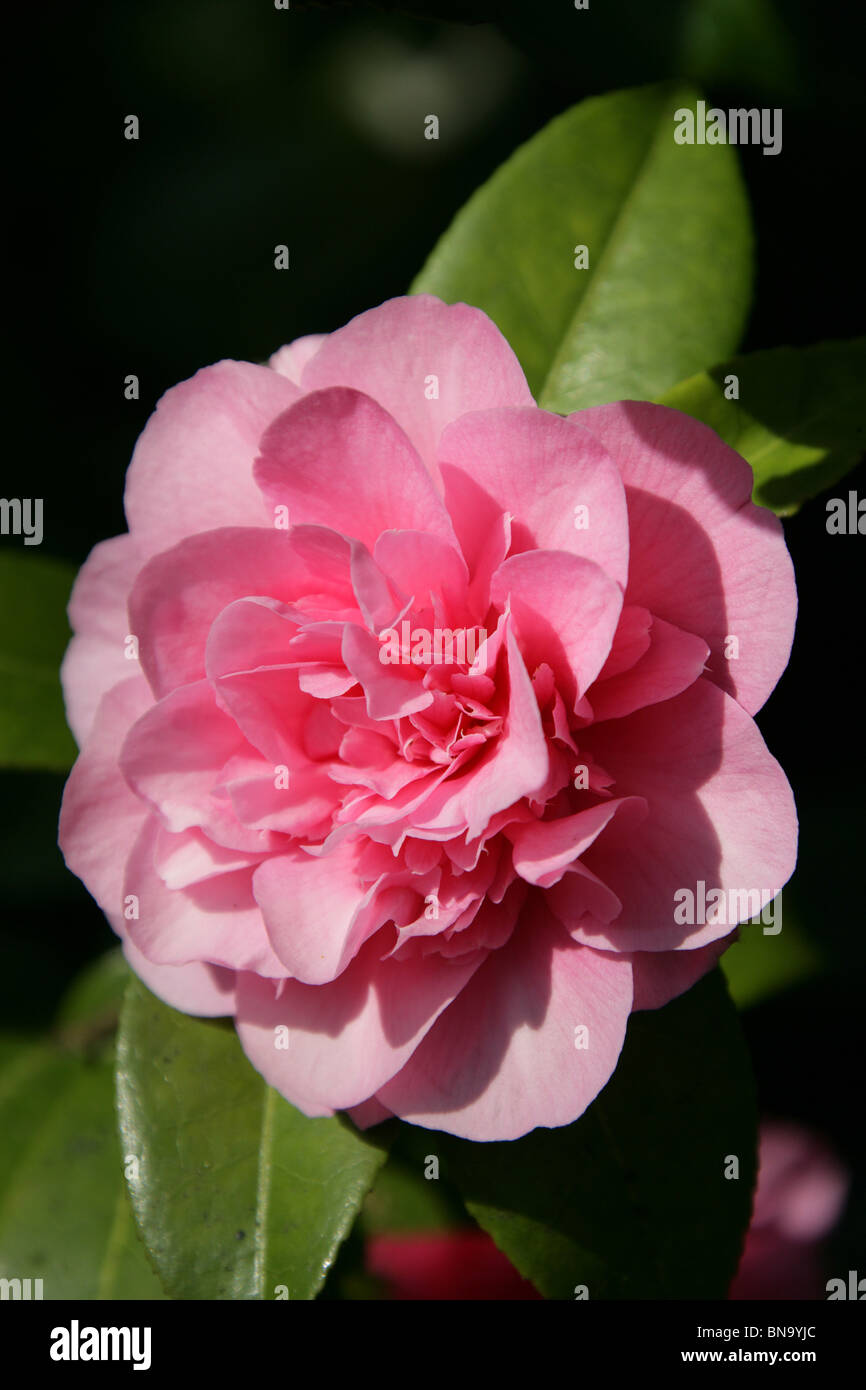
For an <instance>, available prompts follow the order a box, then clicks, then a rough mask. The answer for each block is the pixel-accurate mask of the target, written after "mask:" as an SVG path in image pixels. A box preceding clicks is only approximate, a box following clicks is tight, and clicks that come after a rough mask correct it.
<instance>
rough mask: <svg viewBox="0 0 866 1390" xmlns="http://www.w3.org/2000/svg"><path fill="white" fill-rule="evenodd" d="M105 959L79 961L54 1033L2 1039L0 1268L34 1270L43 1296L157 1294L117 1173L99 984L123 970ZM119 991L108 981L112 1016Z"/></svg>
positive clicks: (106, 1005)
mask: <svg viewBox="0 0 866 1390" xmlns="http://www.w3.org/2000/svg"><path fill="white" fill-rule="evenodd" d="M109 960H110V962H111V963H110V965H108V966H106V964H105V963H104V962H99V963H98V964H97V966H96V967H95V968H94V970H92V971H88V972H86V973H85V976H84V977H83V979H82V982H81V985H80V987H79V988H78V991H77V996H78V997H77V1003H76V1002H75V1001H74V1000H72V1001H70V1004H69V1006H68V1007H67V1006H64V1016H65V1023H64V1026H63V1027H61V1028H60V1029H59V1030H58V1033H57V1035H56V1037H55V1038H51V1039H44V1040H38V1041H34V1040H32V1039H30V1038H27V1037H24V1036H18V1037H11V1036H5V1037H3V1038H2V1039H0V1277H2V1278H5V1279H22V1280H24V1279H30V1280H31V1281H33V1280H36V1279H40V1280H42V1297H43V1298H45V1299H63V1298H70V1299H119V1300H125V1299H148V1300H153V1299H159V1298H162V1297H163V1293H162V1289H161V1286H160V1284H159V1281H158V1279H157V1277H156V1275H155V1274H154V1273H153V1271H152V1269H151V1268H150V1265H149V1263H148V1260H147V1256H146V1254H145V1250H144V1247H143V1246H142V1244H141V1242H140V1240H139V1239H138V1236H137V1233H136V1231H135V1225H134V1222H133V1217H132V1212H131V1210H130V1207H129V1202H128V1200H127V1196H126V1188H125V1184H124V1181H123V1166H122V1161H121V1154H120V1148H119V1144H118V1140H117V1125H116V1118H115V1109H114V1060H113V1048H112V1043H111V1037H110V1030H109V1031H108V1033H107V1032H106V1018H107V1015H108V1013H109V1012H110V1009H111V1001H110V998H109V992H108V991H107V989H106V987H105V986H106V979H107V973H108V972H113V973H114V976H115V980H116V981H117V979H118V978H119V974H120V972H119V970H118V967H117V961H116V958H115V956H114V953H112V955H111V957H110V958H109ZM96 978H98V979H99V980H100V981H101V986H100V988H99V990H98V991H97V993H98V995H99V998H100V1001H101V1002H100V1007H99V1009H98V1011H97V1012H95V1013H92V1014H91V1013H89V1012H88V1009H87V1006H86V1001H87V999H88V995H89V993H90V991H91V989H92V985H93V981H94V979H96ZM90 997H91V999H93V998H95V997H96V996H95V995H94V994H92V993H91V994H90ZM118 1002H119V1001H118V998H117V989H116V986H115V989H114V1016H115V1019H116V1010H117V1003H118ZM73 1017H74V1019H75V1031H74V1034H73V1033H72V1032H70V1031H69V1024H70V1022H71V1020H72V1019H73ZM31 1289H32V1290H33V1291H34V1296H35V1289H36V1285H35V1284H32V1283H31Z"/></svg>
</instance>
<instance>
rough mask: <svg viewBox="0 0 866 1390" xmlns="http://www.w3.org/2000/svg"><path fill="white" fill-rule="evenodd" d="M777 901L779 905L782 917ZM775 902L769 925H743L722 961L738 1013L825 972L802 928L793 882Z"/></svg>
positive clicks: (821, 958) (820, 956) (758, 921)
mask: <svg viewBox="0 0 866 1390" xmlns="http://www.w3.org/2000/svg"><path fill="white" fill-rule="evenodd" d="M779 902H783V910H782V912H781V916H779V915H778V914H779V911H780V910H779V907H778V903H779ZM776 903H777V906H776V908H775V913H776V914H777V915H776V920H775V921H774V922H772V923H769V924H765V923H763V922H762V921H761V919H760V918H756V919H755V920H754V921H753V922H744V923H743V924H742V925H741V926H740V928H739V940H738V941H736V942H735V943H734V945H733V946H731V947H729V949H728V950H727V951H726V952H725V954H724V955H723V956H722V959H721V962H720V964H721V969H722V974H723V975H724V977H725V979H726V980H727V982H728V989H729V990H730V993H731V998H732V999H733V1001H734V1003H735V1004H736V1006H737V1008H738V1009H748V1008H750V1007H751V1006H752V1005H753V1004H758V1003H760V1002H761V1001H762V1000H764V999H770V998H772V997H773V996H774V995H776V994H780V993H782V991H783V990H786V989H790V988H791V986H792V985H796V984H801V983H802V982H803V981H804V980H807V979H810V978H811V977H812V976H814V975H819V974H821V973H823V972H824V971H825V970H826V969H827V962H826V961H825V959H824V956H823V954H822V952H821V951H820V950H819V948H818V944H817V942H813V940H812V938H811V937H810V936H809V935H808V934H807V933H806V932H805V930H804V929H803V926H802V923H801V912H800V910H798V909H799V905H798V902H797V884H796V880H793V881H792V882H791V883H789V884H788V885H787V887H786V888H785V890H784V893H783V894H782V895H781V897H780V898H778V899H776ZM780 924H781V925H780ZM765 925H767V926H769V930H765ZM779 925H780V930H779V931H778V932H777V931H776V930H775V928H776V927H777V926H779Z"/></svg>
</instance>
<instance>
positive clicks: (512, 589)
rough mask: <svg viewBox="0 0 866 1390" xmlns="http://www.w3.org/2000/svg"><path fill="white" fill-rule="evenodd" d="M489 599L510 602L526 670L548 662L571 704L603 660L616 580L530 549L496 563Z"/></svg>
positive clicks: (560, 554) (613, 619) (616, 602)
mask: <svg viewBox="0 0 866 1390" xmlns="http://www.w3.org/2000/svg"><path fill="white" fill-rule="evenodd" d="M490 598H491V602H492V603H494V604H496V605H497V607H499V608H503V607H504V606H505V605H506V603H510V607H511V613H512V617H513V622H514V631H515V634H516V637H517V643H518V646H519V647H520V651H521V655H522V656H523V660H524V661H525V663H526V666H527V669H528V670H529V671H535V670H536V668H537V667H538V666H540V665H541V664H542V663H543V662H545V663H547V664H548V665H549V666H551V667H552V669H553V671H554V673H555V675H556V679H557V684H558V687H559V689H560V691H561V693H562V695H563V697H564V698H565V699H566V700H567V701H568V702H569V704H571V705H572V706H573V705H574V704H575V703H576V702H577V700H579V699H580V698H581V697H582V696H583V693H584V691H585V690H586V689H587V688H588V687H589V686H590V685H591V684H592V682H593V681H594V680H595V678H596V676H597V675H598V673H599V671H600V670H601V668H602V666H603V665H604V663H605V661H606V659H607V655H608V653H609V651H610V647H611V642H612V641H613V635H614V632H615V631H616V626H617V622H618V621H619V615H620V610H621V608H622V590H621V589H620V587H619V585H618V584H616V583H615V582H614V581H613V580H612V579H610V578H609V577H608V575H607V574H605V572H604V570H602V569H599V567H598V565H595V564H593V563H592V561H591V560H584V559H582V558H581V557H580V556H577V555H570V554H568V553H567V552H566V551H562V550H560V551H553V550H546V551H545V550H534V551H527V552H525V553H524V554H522V555H514V556H511V557H510V558H509V559H508V560H506V561H505V562H504V564H502V565H500V567H499V569H498V570H497V571H496V573H495V574H494V575H493V579H492V581H491V585H490Z"/></svg>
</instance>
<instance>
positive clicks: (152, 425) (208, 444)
mask: <svg viewBox="0 0 866 1390" xmlns="http://www.w3.org/2000/svg"><path fill="white" fill-rule="evenodd" d="M299 395H300V392H299V390H298V388H297V387H296V386H293V385H292V384H291V383H290V382H288V381H287V380H286V379H285V377H283V376H281V375H279V373H277V372H272V371H271V370H270V369H269V368H268V367H256V366H253V365H252V364H251V363H249V362H218V363H217V364H216V366H213V367H205V368H204V369H203V371H200V372H197V373H196V375H195V376H194V377H192V378H191V380H189V381H184V382H182V383H181V384H180V385H179V386H174V387H172V389H171V390H170V391H167V392H166V393H165V395H164V396H163V397H162V398H161V399H160V401H159V402H158V404H157V407H156V410H155V412H154V413H153V415H151V417H150V419H149V420H148V422H147V425H146V426H145V429H144V432H143V434H142V435H141V437H140V438H139V441H138V443H137V444H136V446H135V452H134V454H133V456H132V463H131V464H130V466H129V471H128V473H127V475H126V494H125V498H124V506H125V509H126V519H127V522H128V525H129V529H130V531H131V532H132V533H133V535H134V537H135V540H136V543H137V544H138V545H139V546H140V548H141V551H142V554H143V555H155V554H157V553H159V552H160V551H162V550H167V549H168V548H169V546H172V545H175V544H176V543H177V542H178V541H180V540H183V538H184V537H185V536H193V535H196V534H197V533H198V532H200V531H212V530H214V529H215V528H216V527H219V526H267V525H268V524H269V523H271V524H272V523H273V513H271V514H268V512H267V511H266V510H265V507H264V504H263V502H262V497H261V494H260V492H259V490H258V488H257V487H256V485H255V482H254V481H253V462H254V460H255V457H256V452H257V449H258V443H259V439H260V438H261V436H262V434H263V433H264V431H265V430H266V429H267V427H268V425H269V424H270V423H271V421H272V420H273V419H275V418H276V416H277V415H279V414H280V412H281V411H283V410H286V409H287V408H288V406H290V405H291V404H292V402H293V401H296V400H297V399H298V397H299Z"/></svg>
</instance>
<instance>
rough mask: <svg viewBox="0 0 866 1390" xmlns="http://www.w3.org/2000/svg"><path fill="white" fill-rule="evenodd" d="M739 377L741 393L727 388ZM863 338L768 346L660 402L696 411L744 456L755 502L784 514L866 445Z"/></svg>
mask: <svg viewBox="0 0 866 1390" xmlns="http://www.w3.org/2000/svg"><path fill="white" fill-rule="evenodd" d="M732 376H734V377H736V379H737V382H736V389H737V390H738V392H739V399H737V400H728V399H726V396H725V390H726V389H728V390H733V389H734V385H733V383H731V384H730V385H728V380H729V378H730V377H732ZM864 383H866V338H855V339H852V340H851V341H850V342H832V343H818V344H816V345H815V346H814V347H807V348H789V347H782V348H771V349H769V350H768V351H766V352H753V353H749V354H747V355H745V356H741V357H734V358H732V359H731V361H730V362H725V363H723V364H722V365H721V366H718V367H713V369H712V371H709V372H702V373H700V374H699V375H697V376H694V377H692V378H691V379H690V380H689V381H682V382H680V383H679V385H678V386H676V387H674V388H673V389H672V390H671V391H668V392H667V393H666V394H665V395H663V396H662V397H661V401H662V404H664V405H671V406H674V407H675V408H676V409H677V410H683V411H685V413H686V414H687V415H693V416H694V417H695V419H697V420H703V421H704V423H705V424H707V425H711V426H712V428H713V429H714V430H715V431H716V432H717V433H718V434H720V435H721V437H722V439H724V440H725V442H726V443H728V444H730V445H731V447H732V448H734V449H736V450H737V452H738V453H740V454H742V455H743V457H744V458H745V459H748V461H749V463H750V464H751V465H752V469H753V471H754V474H755V488H754V493H753V496H754V500H755V501H756V502H759V503H760V504H761V505H762V506H764V507H770V508H772V510H773V511H776V512H779V513H780V514H781V515H782V516H786V515H790V513H792V512H795V511H797V509H798V508H799V506H800V504H801V503H802V502H804V501H805V500H806V498H808V497H814V496H815V495H816V493H819V492H822V491H823V490H824V488H827V487H830V486H831V485H832V484H833V483H835V482H837V481H838V480H839V479H840V478H841V477H842V476H843V475H844V474H845V473H847V472H848V470H849V469H850V468H853V466H854V464H855V463H857V461H858V459H859V458H861V457H862V455H863V452H864V450H866V405H864Z"/></svg>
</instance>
